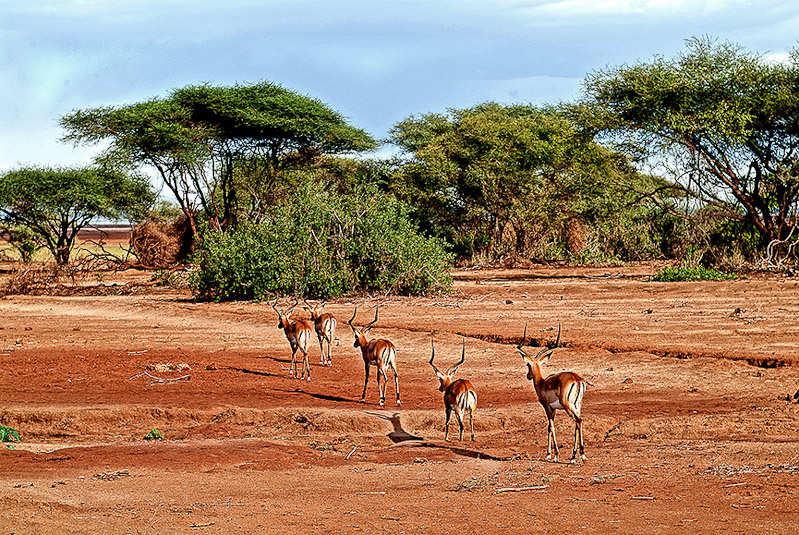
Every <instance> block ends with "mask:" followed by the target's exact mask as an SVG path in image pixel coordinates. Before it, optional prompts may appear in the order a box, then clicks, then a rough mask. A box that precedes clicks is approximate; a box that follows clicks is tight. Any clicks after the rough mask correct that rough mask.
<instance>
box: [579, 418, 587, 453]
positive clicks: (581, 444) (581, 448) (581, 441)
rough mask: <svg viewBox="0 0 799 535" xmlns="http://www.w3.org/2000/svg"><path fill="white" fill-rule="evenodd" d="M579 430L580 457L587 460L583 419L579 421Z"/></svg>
mask: <svg viewBox="0 0 799 535" xmlns="http://www.w3.org/2000/svg"><path fill="white" fill-rule="evenodd" d="M577 431H578V434H579V435H580V459H581V460H583V461H585V460H586V459H588V457H586V456H585V445H584V444H583V419H582V418H580V419H579V420H578V421H577Z"/></svg>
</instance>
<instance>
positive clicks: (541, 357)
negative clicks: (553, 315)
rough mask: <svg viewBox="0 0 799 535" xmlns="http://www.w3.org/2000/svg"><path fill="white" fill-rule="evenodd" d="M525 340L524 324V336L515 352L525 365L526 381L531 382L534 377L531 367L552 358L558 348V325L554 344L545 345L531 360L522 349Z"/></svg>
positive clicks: (525, 328)
mask: <svg viewBox="0 0 799 535" xmlns="http://www.w3.org/2000/svg"><path fill="white" fill-rule="evenodd" d="M526 339H527V324H526V323H525V325H524V334H523V335H522V340H521V342H519V345H517V346H516V350H517V351H518V352H519V354H520V355H521V356H522V358H523V359H524V362H525V363H526V364H527V379H529V380H531V381H532V380H533V377H534V375H533V365H538V364H540V363H542V362H546V361H547V359H549V357H550V356H552V353H553V352H554V351H555V348H556V347H558V344H559V343H560V323H558V337H557V339H556V340H555V343H554V344H547V347H545V348H544V349H542V350H541V351H539V352H538V354H536V356H534V357H532V358H530V356H529V355H528V354H527V352H526V351H525V350H524V349H522V346H523V345H524V342H525V340H526Z"/></svg>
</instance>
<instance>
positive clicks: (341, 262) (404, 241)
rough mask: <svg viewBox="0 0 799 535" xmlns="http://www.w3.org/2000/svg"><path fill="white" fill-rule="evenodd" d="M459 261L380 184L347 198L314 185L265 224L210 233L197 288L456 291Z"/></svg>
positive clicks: (200, 254)
mask: <svg viewBox="0 0 799 535" xmlns="http://www.w3.org/2000/svg"><path fill="white" fill-rule="evenodd" d="M451 263H452V258H451V255H450V254H449V253H448V252H447V251H446V249H445V246H444V242H443V241H441V240H438V239H431V238H425V237H423V236H422V235H421V234H420V233H419V232H418V231H417V230H416V229H415V228H414V227H413V225H412V224H411V222H410V218H409V216H408V208H407V207H406V206H405V205H404V204H402V203H401V202H399V201H397V200H396V199H395V198H394V197H391V196H388V195H383V194H379V193H378V192H377V190H376V189H375V188H373V187H365V188H361V189H358V190H356V191H355V192H353V193H352V194H350V195H341V194H335V193H330V192H324V191H322V190H321V188H320V187H319V186H317V185H316V184H315V183H307V184H304V185H301V186H299V187H298V188H297V190H295V193H294V195H293V196H292V197H291V198H290V199H288V200H287V201H285V202H283V203H281V204H279V205H277V206H275V207H273V208H272V209H271V210H270V211H269V212H268V213H266V214H264V216H263V217H262V219H261V221H260V222H259V223H257V224H255V223H247V224H242V225H240V226H238V227H237V228H234V229H231V230H229V231H227V232H217V231H211V230H205V231H203V232H202V235H201V238H200V240H199V242H198V248H197V253H196V255H195V264H196V265H197V267H198V270H197V271H196V272H195V273H194V275H193V277H192V286H193V288H194V290H195V292H196V294H197V295H198V297H200V298H204V299H213V300H216V301H220V300H230V299H255V300H262V299H265V298H267V297H269V296H272V295H276V294H290V295H297V296H304V297H315V298H324V299H329V298H335V297H337V296H340V295H343V294H346V293H348V292H351V291H359V290H362V291H380V292H394V293H404V294H421V293H427V292H436V291H447V290H449V289H450V288H451V284H452V279H451V276H450V273H449V268H450V266H451Z"/></svg>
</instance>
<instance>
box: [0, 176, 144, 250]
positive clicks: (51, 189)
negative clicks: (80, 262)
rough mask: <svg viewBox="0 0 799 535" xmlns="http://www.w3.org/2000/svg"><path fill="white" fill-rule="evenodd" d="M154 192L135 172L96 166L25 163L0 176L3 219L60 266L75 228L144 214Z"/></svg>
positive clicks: (78, 228) (69, 245) (75, 235)
mask: <svg viewBox="0 0 799 535" xmlns="http://www.w3.org/2000/svg"><path fill="white" fill-rule="evenodd" d="M154 200H155V193H154V192H153V191H152V188H151V187H150V183H149V181H148V180H147V179H146V178H144V177H141V176H138V175H128V174H125V173H122V172H120V171H116V170H107V169H102V168H97V167H81V168H39V167H24V168H21V169H17V170H13V171H9V172H7V173H5V174H3V175H0V213H2V216H3V220H4V222H5V223H8V224H12V225H16V226H21V227H24V228H26V229H28V230H29V231H30V232H32V233H33V234H34V235H35V236H37V237H39V238H40V239H41V240H42V241H43V243H44V245H45V247H47V249H48V250H49V251H50V253H52V255H53V257H54V258H55V260H56V263H57V264H59V265H66V264H67V263H69V256H70V253H71V251H72V249H73V247H74V245H75V238H76V237H77V235H78V232H79V231H80V230H81V229H82V228H83V227H85V226H87V225H88V224H89V223H90V222H91V221H92V220H93V219H95V218H96V217H104V218H107V219H111V220H118V219H122V218H130V219H134V220H135V219H138V218H140V217H143V216H144V215H145V214H146V213H147V211H148V210H149V209H150V207H151V206H152V203H153V202H154Z"/></svg>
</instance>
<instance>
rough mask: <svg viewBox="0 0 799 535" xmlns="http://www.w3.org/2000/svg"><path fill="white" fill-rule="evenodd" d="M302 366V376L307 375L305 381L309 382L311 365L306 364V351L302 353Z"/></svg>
mask: <svg viewBox="0 0 799 535" xmlns="http://www.w3.org/2000/svg"><path fill="white" fill-rule="evenodd" d="M302 366H303V369H302V374H303V376H305V374H306V373H307V374H308V379H307V380H308V381H310V380H311V364H310V362H308V352H307V351H303V352H302Z"/></svg>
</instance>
